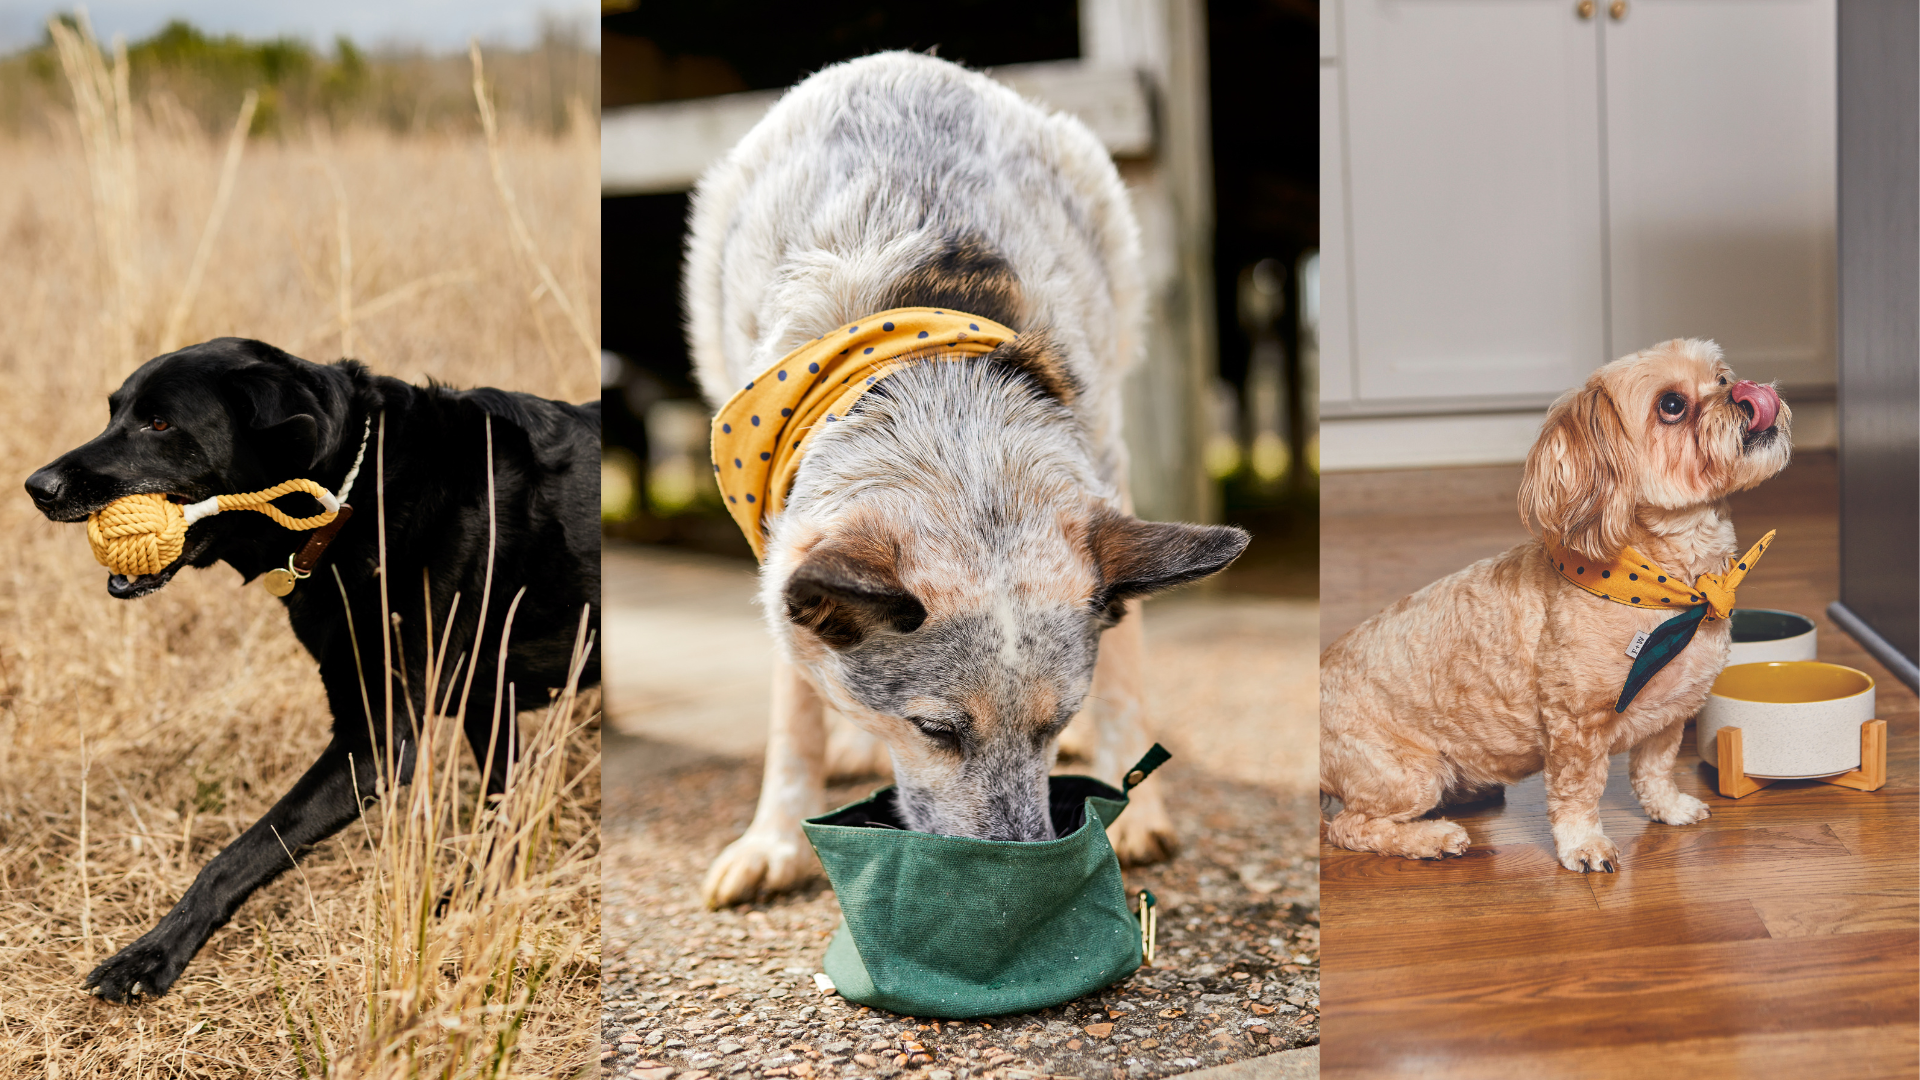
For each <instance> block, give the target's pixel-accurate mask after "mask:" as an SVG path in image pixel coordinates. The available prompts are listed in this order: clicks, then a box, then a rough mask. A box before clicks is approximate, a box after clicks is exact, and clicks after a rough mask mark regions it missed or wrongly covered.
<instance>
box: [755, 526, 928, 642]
mask: <svg viewBox="0 0 1920 1080" xmlns="http://www.w3.org/2000/svg"><path fill="white" fill-rule="evenodd" d="M898 557H899V553H898V549H897V548H895V546H894V545H893V544H892V543H891V542H889V541H886V540H884V539H881V538H878V537H873V536H867V535H863V534H858V533H856V534H852V535H843V536H840V537H838V538H836V539H834V540H830V541H827V542H825V543H822V544H820V545H819V546H817V547H815V548H814V549H813V550H812V551H810V552H808V553H807V557H806V558H805V559H804V560H803V561H802V562H801V563H800V566H799V568H798V569H796V570H794V572H793V576H791V577H789V578H788V579H787V587H786V590H785V598H786V605H787V618H789V619H791V620H793V622H794V623H795V624H797V625H799V626H804V627H806V628H807V629H809V630H811V631H813V632H814V633H815V634H817V635H819V637H820V640H822V641H824V642H826V643H827V644H828V645H830V646H832V647H833V648H836V649H850V648H852V647H853V646H855V645H858V644H860V643H861V642H862V641H865V640H866V638H867V635H869V634H871V633H873V632H874V631H875V630H879V629H883V628H884V629H888V630H892V631H894V632H896V633H901V634H910V633H912V632H913V631H915V630H918V629H919V628H920V624H921V623H923V622H925V621H926V619H927V609H926V607H925V605H923V604H921V603H920V598H919V597H917V596H915V595H913V594H912V593H910V592H908V591H907V590H906V587H905V586H903V585H901V583H900V577H899V573H898V567H897V561H898Z"/></svg>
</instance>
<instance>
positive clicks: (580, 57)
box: [0, 16, 600, 136]
mask: <svg viewBox="0 0 1920 1080" xmlns="http://www.w3.org/2000/svg"><path fill="white" fill-rule="evenodd" d="M61 19H62V20H63V21H66V22H68V23H69V24H71V23H72V22H73V16H61ZM587 34H588V28H587V27H586V26H584V25H581V24H579V23H577V22H566V21H561V20H548V21H546V22H545V23H544V24H543V25H542V28H541V34H540V40H539V41H538V42H537V43H536V44H535V45H534V46H533V47H531V48H527V49H518V50H508V49H502V48H498V47H487V46H485V45H484V44H483V46H482V48H483V49H484V51H485V52H486V56H487V77H488V81H489V82H490V83H492V84H493V92H494V100H495V102H496V106H497V108H498V109H499V111H500V115H501V119H502V121H503V122H506V123H511V124H515V125H517V126H520V127H523V128H526V129H531V130H536V131H548V132H554V133H558V132H561V131H564V130H566V127H567V125H568V123H569V121H568V109H569V104H568V103H569V101H573V100H577V101H579V102H581V103H582V104H584V105H585V106H586V107H587V108H588V109H589V110H594V111H597V110H598V107H599V100H600V57H599V53H598V52H597V50H595V49H594V48H593V46H592V45H591V43H590V42H589V41H588V38H587ZM126 50H127V67H128V77H129V80H130V83H131V89H132V91H133V99H134V100H135V101H141V102H146V103H148V107H149V108H150V109H152V110H153V111H154V112H155V119H156V120H157V121H160V122H161V123H162V124H165V125H168V126H172V127H174V128H192V127H195V126H197V127H198V128H199V129H200V130H201V131H203V132H205V133H206V134H208V135H219V134H223V133H224V132H226V131H227V130H228V129H229V128H230V127H231V126H232V124H233V118H234V115H235V114H236V113H237V112H238V110H239V108H240V100H241V98H242V97H244V96H245V94H246V92H247V91H248V90H250V89H251V90H258V91H259V92H260V104H259V107H258V108H257V109H256V111H255V112H254V117H253V134H255V135H268V136H273V135H298V134H301V133H303V132H304V131H305V130H306V129H308V128H309V127H310V126H312V125H316V124H318V125H323V126H324V127H326V128H327V129H329V130H345V129H348V128H354V127H380V128H385V129H387V130H389V131H393V132H395V133H398V134H418V133H425V132H467V131H478V130H479V120H478V118H477V117H476V115H475V113H474V108H473V73H472V68H471V67H470V66H469V63H468V59H467V55H466V51H465V50H464V49H462V50H459V51H457V52H449V53H432V52H427V51H425V50H422V49H417V48H406V47H383V48H378V49H365V48H362V47H361V46H359V45H356V44H354V43H353V42H352V41H350V40H348V39H347V38H345V37H339V38H335V39H334V42H333V47H332V49H331V50H322V49H319V48H316V47H315V46H313V45H311V44H309V43H308V42H306V41H303V40H301V39H299V38H291V37H283V38H275V39H272V40H268V41H250V40H247V39H245V38H241V37H239V36H237V35H232V34H228V35H224V36H215V35H212V34H208V33H206V32H205V31H203V30H201V29H199V28H198V27H195V26H194V25H193V24H191V23H189V22H186V21H184V20H175V21H173V22H170V23H168V24H167V25H166V26H164V27H162V28H161V29H160V31H159V32H157V33H155V34H154V35H153V36H151V37H148V38H144V39H142V40H139V41H134V42H129V43H127V45H126ZM71 105H72V101H71V96H70V93H69V91H68V89H67V86H66V81H65V80H64V79H63V78H62V77H61V74H60V60H59V57H58V55H57V54H56V52H55V50H54V47H53V40H52V36H51V35H50V34H43V35H42V37H41V41H40V43H39V44H38V45H36V46H34V47H32V48H29V49H24V50H22V51H20V52H17V53H14V54H12V55H10V56H0V133H3V134H6V135H12V136H20V135H24V134H30V133H44V132H46V131H48V130H50V129H51V128H52V126H53V125H54V124H56V123H58V122H60V121H59V119H58V118H59V117H61V116H64V115H67V114H68V112H69V110H70V108H71Z"/></svg>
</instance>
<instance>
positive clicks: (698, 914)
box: [601, 548, 1320, 1080]
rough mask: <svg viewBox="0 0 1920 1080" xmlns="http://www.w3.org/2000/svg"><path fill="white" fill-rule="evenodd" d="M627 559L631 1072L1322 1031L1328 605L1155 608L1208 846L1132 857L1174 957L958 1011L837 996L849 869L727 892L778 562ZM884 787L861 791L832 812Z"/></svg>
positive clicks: (619, 965)
mask: <svg viewBox="0 0 1920 1080" xmlns="http://www.w3.org/2000/svg"><path fill="white" fill-rule="evenodd" d="M605 567H606V573H607V587H606V598H607V605H608V608H607V618H608V630H609V632H608V638H607V642H608V651H609V658H608V664H609V667H608V670H609V675H608V688H607V705H608V721H609V722H608V724H607V726H606V727H605V728H604V729H603V759H602V761H603V767H602V782H603V791H604V793H605V803H604V810H603V815H602V821H603V826H602V828H603V837H602V840H603V847H602V866H603V874H604V893H603V901H604V908H603V912H604V921H603V928H604V934H605V939H606V940H605V943H604V948H605V953H604V958H605V969H604V976H603V980H602V1004H603V1012H602V1019H603V1024H602V1033H603V1038H604V1043H603V1046H602V1057H601V1060H602V1064H603V1072H604V1074H605V1075H606V1076H607V1077H609V1078H613V1080H629V1078H631V1080H758V1078H760V1077H799V1078H806V1080H812V1078H826V1077H836V1078H839V1077H845V1078H849V1080H852V1078H867V1077H889V1078H892V1077H900V1078H901V1080H1041V1078H1045V1077H1072V1078H1079V1080H1154V1078H1159V1077H1167V1076H1175V1075H1178V1074H1181V1073H1185V1072H1190V1071H1192V1070H1195V1069H1200V1068H1206V1067H1210V1066H1215V1065H1222V1064H1227V1063H1230V1062H1236V1061H1243V1060H1245V1059H1248V1058H1252V1057H1256V1056H1261V1055H1266V1054H1271V1053H1275V1052H1277V1051H1281V1050H1286V1049H1291V1048H1294V1047H1300V1046H1308V1045H1313V1044H1317V1043H1318V1041H1319V1005H1320V997H1319V984H1320V980H1319V884H1318V882H1319V863H1318V850H1319V849H1318V842H1317V841H1318V836H1317V831H1318V820H1319V813H1318V806H1317V803H1316V792H1315V791H1314V777H1315V776H1316V774H1317V771H1318V770H1317V765H1316V763H1315V754H1314V746H1315V743H1316V742H1317V733H1318V732H1317V719H1316V717H1315V715H1314V712H1313V707H1314V704H1315V703H1316V695H1315V690H1314V687H1315V680H1314V675H1315V671H1316V661H1317V653H1318V648H1317V642H1316V640H1315V637H1316V634H1317V627H1318V612H1317V610H1316V609H1315V608H1314V607H1313V606H1312V605H1311V604H1310V603H1307V604H1299V603H1297V602H1287V601H1262V600H1255V599H1249V598H1240V597H1235V596H1232V595H1217V596H1215V597H1211V598H1210V597H1209V596H1207V595H1203V594H1202V595H1196V594H1192V593H1189V594H1188V595H1187V596H1186V597H1184V598H1182V599H1179V600H1177V601H1171V602H1164V603H1163V602H1156V604H1159V605H1160V606H1159V607H1157V608H1154V609H1152V610H1150V611H1149V616H1150V618H1149V619H1148V622H1147V627H1148V645H1149V652H1150V658H1151V660H1152V663H1151V665H1150V669H1151V678H1150V683H1149V694H1150V700H1151V702H1152V704H1153V707H1154V710H1155V715H1156V717H1157V723H1158V730H1159V731H1160V732H1161V733H1162V741H1164V742H1166V743H1167V745H1168V746H1169V748H1170V749H1172V750H1173V751H1174V754H1175V756H1174V759H1173V760H1172V761H1170V762H1169V763H1168V764H1167V765H1165V766H1163V767H1162V768H1161V769H1160V770H1159V771H1158V772H1156V773H1155V774H1154V776H1153V778H1152V779H1151V780H1149V781H1148V783H1150V784H1155V785H1160V786H1161V787H1162V794H1163V795H1164V796H1165V798H1166V801H1167V804H1168V809H1169V811H1170V813H1171V814H1172V816H1173V820H1174V824H1175V826H1176V828H1177V829H1178V830H1179V832H1180V835H1181V837H1182V841H1183V844H1184V848H1183V851H1182V852H1181V854H1180V855H1179V857H1178V858H1176V859H1174V860H1173V861H1171V862H1169V863H1166V864H1163V865H1159V866H1150V867H1138V868H1131V869H1128V870H1127V871H1126V873H1125V880H1126V885H1127V891H1128V894H1129V900H1130V901H1132V900H1133V898H1134V894H1135V893H1136V892H1137V891H1138V890H1139V889H1142V888H1145V889H1150V890H1152V891H1153V893H1154V894H1155V896H1156V897H1158V898H1159V900H1160V902H1161V904H1162V907H1161V918H1160V939H1159V943H1158V955H1157V957H1156V963H1155V964H1154V966H1152V967H1146V968H1142V969H1140V970H1139V971H1138V972H1136V973H1134V974H1133V975H1132V976H1130V977H1128V978H1127V979H1124V980H1122V981H1120V982H1119V983H1117V984H1115V985H1114V986H1112V987H1109V988H1107V989H1106V990H1104V991H1101V992H1100V993H1097V994H1093V995H1089V996H1087V997H1083V998H1081V999H1078V1000H1076V1001H1073V1002H1069V1003H1067V1004H1065V1005H1063V1006H1059V1007H1055V1008H1051V1009H1043V1010H1040V1011H1039V1012H1034V1013H1027V1014H1022V1015H1018V1016H1004V1017H994V1018H988V1019H986V1020H984V1021H966V1022H947V1021H933V1020H930V1019H927V1018H914V1017H903V1016H897V1015H894V1014H892V1013H889V1012H885V1011H881V1010H875V1009H869V1008H866V1007H863V1006H857V1005H852V1004H850V1003H848V1002H846V1001H845V1000H843V999H841V998H840V997H838V996H836V995H832V994H825V993H822V992H821V991H820V989H819V988H818V987H817V986H816V984H815V982H814V979H813V976H814V973H816V972H818V971H819V970H820V964H821V959H822V957H823V955H824V953H825V951H826V944H827V939H828V937H829V936H830V935H831V933H832V931H833V929H834V927H835V926H836V925H837V924H838V922H839V918H840V916H839V908H838V905H837V904H836V903H835V900H834V895H833V892H832V890H831V888H829V887H828V885H827V883H826V882H825V880H824V879H817V880H816V881H814V882H813V883H812V884H811V885H809V886H807V887H805V888H803V889H801V890H799V891H797V892H794V893H790V894H787V895H784V896H776V897H771V898H766V899H763V900H761V901H760V902H758V903H755V904H751V905H741V906H738V907H734V908H730V909H727V910H723V911H707V910H706V909H705V907H704V906H703V905H702V904H701V902H700V898H699V892H698V889H699V882H700V880H701V878H702V876H703V875H704V874H705V872H706V868H707V864H708V862H709V861H711V859H712V858H713V857H714V855H715V854H717V853H718V852H719V851H720V849H721V848H723V847H724V846H726V844H727V843H729V842H731V841H732V840H733V839H734V838H735V837H737V836H738V835H739V834H740V832H741V831H742V830H743V829H744V828H745V827H746V824H747V822H748V820H749V819H750V818H751V817H752V813H753V806H754V802H755V799H756V797H757V795H758V789H759V778H760V769H761V756H760V755H761V746H763V745H764V731H765V723H766V721H765V715H766V713H765V704H764V701H763V700H762V701H758V702H756V701H754V700H753V699H752V696H751V692H752V691H753V689H754V688H755V687H759V688H764V686H765V675H764V672H763V671H761V670H758V669H755V668H753V667H752V666H751V664H750V663H749V662H748V661H747V660H744V659H743V660H731V659H730V660H728V661H727V662H726V663H725V664H721V663H718V662H716V659H715V658H716V657H719V656H728V657H735V656H738V657H749V658H750V657H751V656H752V655H753V653H754V652H755V650H758V651H765V649H766V648H767V646H766V644H765V638H764V634H765V630H764V628H763V627H762V626H761V625H760V624H759V622H758V614H757V609H755V608H754V607H753V606H752V603H751V598H752V576H751V573H750V572H748V571H745V570H742V569H740V568H737V567H733V566H731V565H730V564H724V563H721V562H716V561H703V560H699V559H687V558H683V557H678V556H670V555H663V554H660V553H658V552H650V551H648V550H646V549H619V548H609V550H608V553H607V558H606V562H605ZM616 630H618V631H619V633H615V632H614V631H616ZM623 648H624V649H625V650H626V651H627V652H630V653H631V654H632V655H623ZM623 673H625V674H623ZM742 687H744V688H745V689H744V690H743V689H742ZM759 693H761V694H764V689H760V690H759ZM1067 771H1071V770H1070V769H1069V770H1067ZM884 782H885V781H884V780H866V781H860V782H856V783H849V784H843V785H839V786H836V787H835V788H834V789H833V790H831V791H830V792H829V805H840V804H842V803H845V802H850V801H853V800H854V799H857V798H861V797H864V796H865V795H866V794H867V793H868V792H869V791H871V790H872V789H873V788H875V787H878V786H880V785H881V784H882V783H884Z"/></svg>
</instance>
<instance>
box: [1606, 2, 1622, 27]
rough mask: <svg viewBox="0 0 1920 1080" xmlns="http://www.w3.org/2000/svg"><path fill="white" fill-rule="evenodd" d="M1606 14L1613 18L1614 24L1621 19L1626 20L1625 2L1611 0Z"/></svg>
mask: <svg viewBox="0 0 1920 1080" xmlns="http://www.w3.org/2000/svg"><path fill="white" fill-rule="evenodd" d="M1607 14H1608V15H1611V16H1613V21H1614V22H1619V21H1620V20H1621V19H1624V18H1626V17H1627V0H1613V3H1612V5H1610V6H1609V7H1608V8H1607Z"/></svg>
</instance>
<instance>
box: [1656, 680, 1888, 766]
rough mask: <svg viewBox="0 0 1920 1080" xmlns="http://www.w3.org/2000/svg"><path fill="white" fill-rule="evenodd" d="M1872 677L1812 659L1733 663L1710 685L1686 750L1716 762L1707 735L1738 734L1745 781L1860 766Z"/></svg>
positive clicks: (1869, 713) (1711, 738)
mask: <svg viewBox="0 0 1920 1080" xmlns="http://www.w3.org/2000/svg"><path fill="white" fill-rule="evenodd" d="M1873 717H1874V713H1873V678H1872V677H1871V676H1869V675H1868V674H1867V673H1866V672H1864V671H1856V670H1854V669H1853V668H1850V667H1842V666H1841V665H1839V664H1824V663H1820V662H1818V661H1812V660H1799V661H1787V662H1780V661H1775V662H1768V663H1759V664H1737V665H1733V666H1729V667H1728V668H1727V669H1726V670H1724V671H1722V672H1721V673H1720V677H1719V678H1718V679H1715V680H1714V683H1713V691H1712V692H1711V693H1709V694H1708V695H1707V704H1706V707H1705V708H1703V709H1701V710H1700V720H1699V726H1698V728H1697V729H1696V741H1695V743H1694V745H1695V746H1696V747H1698V749H1699V751H1700V757H1701V759H1702V760H1704V761H1707V762H1709V763H1711V762H1714V761H1716V760H1718V758H1717V756H1716V742H1715V737H1716V736H1717V735H1718V734H1719V732H1720V729H1721V728H1723V727H1727V726H1729V725H1731V726H1733V727H1737V728H1739V729H1740V733H1741V734H1740V744H1741V757H1742V763H1743V764H1744V766H1745V772H1746V774H1747V775H1748V776H1754V777H1760V778H1762V779H1775V780H1805V779H1809V778H1811V777H1816V776H1832V775H1834V774H1836V773H1843V772H1847V771H1848V770H1850V769H1857V768H1859V767H1860V725H1861V724H1863V723H1865V722H1867V721H1868V720H1871V719H1873Z"/></svg>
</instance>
